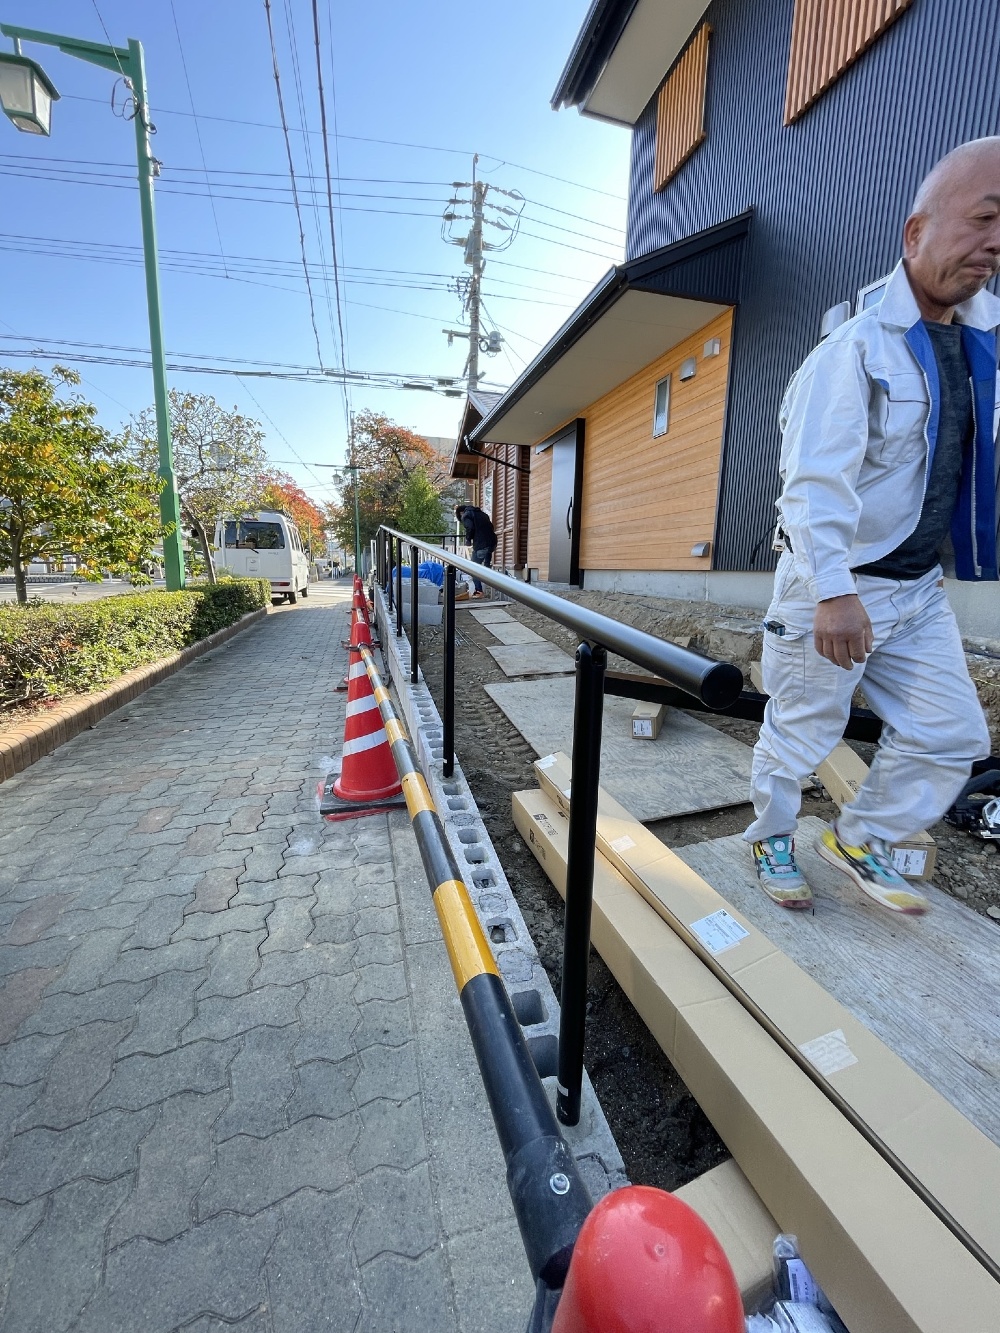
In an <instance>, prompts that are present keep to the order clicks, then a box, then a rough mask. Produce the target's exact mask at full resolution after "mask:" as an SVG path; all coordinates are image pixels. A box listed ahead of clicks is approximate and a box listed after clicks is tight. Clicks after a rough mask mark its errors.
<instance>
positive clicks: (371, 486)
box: [329, 411, 439, 551]
mask: <svg viewBox="0 0 1000 1333" xmlns="http://www.w3.org/2000/svg"><path fill="white" fill-rule="evenodd" d="M351 461H352V462H353V463H355V464H357V466H358V469H359V471H358V478H357V488H358V514H359V527H360V529H361V546H362V549H363V548H364V547H365V546H367V544H368V543H369V542H370V541H371V540H372V538H373V537H374V536H375V533H376V532H377V531H378V529H379V528H380V527H381V526H382V524H388V525H389V526H390V527H397V526H398V525H399V517H400V514H401V513H402V509H403V504H404V493H405V490H406V485H407V482H408V480H409V479H410V477H411V476H413V475H414V474H415V473H423V475H424V478H425V480H426V481H427V484H428V486H429V487H430V489H431V490H434V491H436V490H437V488H436V487H435V486H434V485H433V482H432V481H431V477H433V476H434V475H435V473H436V470H437V466H438V462H439V460H438V458H437V455H436V454H435V453H434V450H433V449H432V448H431V446H430V445H429V444H428V443H427V441H426V440H425V439H424V438H423V437H422V436H420V435H417V434H415V433H414V432H413V431H412V430H407V429H406V427H405V426H398V425H397V424H396V423H395V422H394V421H391V420H390V419H389V417H387V416H383V415H382V413H381V412H371V411H364V412H359V413H358V414H357V415H356V416H355V418H354V447H353V457H352V459H351ZM348 475H350V474H348ZM354 486H355V483H354V482H353V481H351V482H348V484H347V485H346V486H345V487H344V488H343V492H342V502H341V504H340V505H331V506H330V509H329V516H330V523H331V525H332V527H333V530H334V535H335V537H336V539H337V541H338V542H339V543H340V545H341V546H343V547H344V549H345V550H348V551H353V550H354Z"/></svg>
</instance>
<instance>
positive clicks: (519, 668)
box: [486, 639, 575, 676]
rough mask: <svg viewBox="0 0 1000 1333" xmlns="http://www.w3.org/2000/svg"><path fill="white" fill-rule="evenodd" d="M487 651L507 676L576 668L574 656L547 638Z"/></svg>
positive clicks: (558, 672)
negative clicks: (536, 641)
mask: <svg viewBox="0 0 1000 1333" xmlns="http://www.w3.org/2000/svg"><path fill="white" fill-rule="evenodd" d="M486 651H487V652H488V653H489V654H490V656H491V657H492V658H493V659H494V661H495V662H496V664H497V666H498V667H499V668H500V670H501V671H502V672H503V673H504V675H505V676H557V675H561V674H562V673H564V672H567V671H573V670H574V669H575V668H574V664H573V659H572V657H570V655H569V654H568V653H564V652H563V650H562V649H561V648H557V647H556V646H555V644H554V643H549V642H548V640H547V639H541V640H539V642H538V643H519V644H512V645H511V646H510V647H503V646H501V647H500V648H487V650H486Z"/></svg>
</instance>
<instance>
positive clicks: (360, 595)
mask: <svg viewBox="0 0 1000 1333" xmlns="http://www.w3.org/2000/svg"><path fill="white" fill-rule="evenodd" d="M354 610H355V611H361V612H362V613H363V614H364V617H365V620H366V621H367V622H368V624H369V625H370V624H371V623H372V617H371V612H370V611H369V609H368V598H367V597H366V596H365V589H364V585H363V584H362V583H361V582H360V580H359V582H358V583H356V584H355V585H354Z"/></svg>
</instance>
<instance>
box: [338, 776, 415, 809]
mask: <svg viewBox="0 0 1000 1333" xmlns="http://www.w3.org/2000/svg"><path fill="white" fill-rule="evenodd" d="M327 791H328V793H332V794H333V795H334V796H336V797H337V799H338V800H339V801H354V803H355V804H356V805H368V803H369V802H370V801H388V800H389V799H390V798H391V797H393V796H401V795H402V792H403V786H402V783H401V782H400V781H399V778H394V779H393V781H392V782H387V783H386V784H385V786H384V787H375V788H374V790H372V791H366V790H364V789H363V788H362V789H361V790H358V789H355V790H354V791H351V790H350V788H348V787H345V786H344V782H343V774H341V776H340V777H339V778H337V779H336V781H335V782H332V783H331V784H330V786H329V788H328V789H327Z"/></svg>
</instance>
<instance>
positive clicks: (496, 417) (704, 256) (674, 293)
mask: <svg viewBox="0 0 1000 1333" xmlns="http://www.w3.org/2000/svg"><path fill="white" fill-rule="evenodd" d="M752 216H753V213H752V210H748V211H747V212H745V213H740V214H739V215H738V216H737V217H734V218H730V219H729V220H728V221H726V222H721V223H719V224H718V225H716V226H714V227H708V228H706V230H705V231H702V232H698V233H697V234H696V235H694V236H687V237H685V238H684V239H683V240H680V241H675V242H674V243H673V244H672V245H665V246H662V247H661V248H660V249H658V250H653V251H651V252H650V253H649V254H646V255H643V256H642V257H641V258H639V259H633V260H630V261H629V262H627V263H624V264H617V265H616V266H615V267H614V268H612V269H609V271H608V272H607V273H606V274H605V276H604V277H603V278H602V279H601V281H600V282H599V283H598V284H597V286H596V287H595V288H594V289H593V291H592V292H591V293H590V295H589V296H587V297H586V298H585V299H584V301H583V302H582V304H581V305H580V306H578V307H577V309H576V310H575V311H574V312H573V314H572V315H570V317H569V319H568V320H567V321H566V323H565V324H564V325H563V326H562V328H561V329H559V331H558V332H557V333H556V334H555V335H554V336H553V337H552V338H551V339H550V340H549V341H548V343H546V345H545V346H544V347H543V348H542V350H541V351H540V352H539V353H538V355H537V356H536V357H535V359H534V360H533V361H532V362H531V363H530V365H528V366H526V367H525V369H524V370H523V371H522V372H521V374H520V375H519V376H518V378H517V379H516V380H515V381H514V383H513V384H512V385H511V386H510V388H509V389H508V390H507V392H506V393H505V394H503V395H502V396H501V397H500V398H499V400H498V401H497V403H496V404H495V405H494V406H493V408H492V409H491V410H490V411H489V412H488V413H486V414H485V415H484V417H483V419H482V421H480V422H479V423H478V425H475V426H474V427H473V428H472V429H469V430H468V438H469V440H470V441H471V443H473V444H478V443H479V442H480V441H484V440H489V439H490V435H491V432H492V431H493V430H495V429H496V428H497V427H498V426H499V423H500V421H501V420H502V419H503V418H504V417H505V416H506V415H507V414H508V413H509V412H510V410H511V408H512V407H514V405H515V404H516V403H518V402H519V401H520V400H521V399H522V398H523V397H524V396H525V395H526V394H527V393H528V392H529V391H530V390H531V389H532V388H534V386H535V385H537V384H538V383H539V381H541V380H542V379H543V378H544V377H545V376H546V375H547V374H548V373H549V372H550V371H551V370H552V369H553V368H554V367H555V366H556V365H557V364H558V363H559V362H560V361H561V360H562V359H563V358H564V357H565V356H566V355H567V353H568V352H570V351H571V350H572V349H573V348H574V347H575V346H576V345H577V344H578V343H579V342H580V340H581V339H582V338H583V337H584V336H585V335H586V334H587V333H589V332H590V331H591V330H592V329H594V327H595V326H596V325H597V324H598V323H599V321H600V320H601V319H602V318H603V317H604V316H605V315H607V314H608V313H609V312H610V311H611V310H612V309H613V308H614V307H615V306H616V305H617V303H618V302H619V301H621V299H622V297H624V296H625V295H626V294H627V293H629V292H645V293H649V294H653V295H658V296H665V297H674V298H679V299H680V300H682V301H685V302H704V303H706V305H716V306H733V305H737V304H738V303H739V298H740V290H739V286H740V267H741V260H742V250H743V240H744V238H745V237H746V234H747V232H748V231H749V229H750V221H751V218H752ZM633 299H634V298H633ZM662 350H664V351H665V350H666V347H664V348H662ZM655 355H656V353H653V354H652V355H650V356H647V358H646V361H644V362H641V363H640V364H639V365H636V366H635V367H634V370H635V371H639V370H641V369H642V366H643V365H645V364H648V362H649V361H650V360H652V359H654V358H655ZM600 396H601V391H600V390H598V391H597V392H594V393H593V394H592V396H591V398H590V399H588V401H587V402H580V403H579V405H578V407H579V409H582V408H584V407H587V406H589V403H590V402H592V401H594V399H596V398H597V397H600ZM467 429H468V428H467ZM497 438H498V439H500V440H502V438H503V437H502V435H498V437H497Z"/></svg>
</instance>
